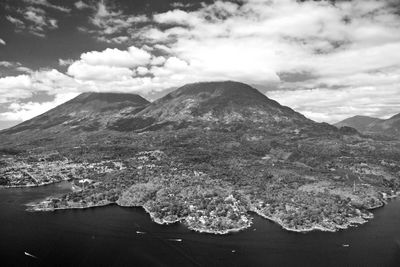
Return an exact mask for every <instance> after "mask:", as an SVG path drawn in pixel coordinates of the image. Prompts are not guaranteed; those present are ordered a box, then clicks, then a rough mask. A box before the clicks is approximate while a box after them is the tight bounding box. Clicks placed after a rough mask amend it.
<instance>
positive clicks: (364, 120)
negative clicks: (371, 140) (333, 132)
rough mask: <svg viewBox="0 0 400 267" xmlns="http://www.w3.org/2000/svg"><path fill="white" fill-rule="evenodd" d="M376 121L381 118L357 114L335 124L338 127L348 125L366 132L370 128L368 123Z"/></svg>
mask: <svg viewBox="0 0 400 267" xmlns="http://www.w3.org/2000/svg"><path fill="white" fill-rule="evenodd" d="M375 121H380V119H378V118H373V117H368V116H359V115H357V116H354V117H351V118H347V119H345V120H342V121H340V122H338V123H335V124H334V125H335V126H336V127H338V128H340V127H344V126H348V127H352V128H354V129H356V130H357V131H359V132H364V131H365V130H366V129H367V128H368V125H369V124H371V123H373V122H375Z"/></svg>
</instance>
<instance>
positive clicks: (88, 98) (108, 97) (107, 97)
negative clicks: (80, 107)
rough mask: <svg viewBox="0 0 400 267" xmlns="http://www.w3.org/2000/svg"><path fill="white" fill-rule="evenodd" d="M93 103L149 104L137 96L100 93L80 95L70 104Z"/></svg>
mask: <svg viewBox="0 0 400 267" xmlns="http://www.w3.org/2000/svg"><path fill="white" fill-rule="evenodd" d="M92 101H101V102H106V103H116V102H134V103H136V104H142V105H145V104H148V103H149V102H148V101H147V100H146V99H144V98H143V97H141V96H140V95H137V94H130V93H112V92H106V93H99V92H86V93H82V94H80V95H78V96H77V97H75V98H74V99H72V100H71V101H70V103H80V104H86V103H89V102H92Z"/></svg>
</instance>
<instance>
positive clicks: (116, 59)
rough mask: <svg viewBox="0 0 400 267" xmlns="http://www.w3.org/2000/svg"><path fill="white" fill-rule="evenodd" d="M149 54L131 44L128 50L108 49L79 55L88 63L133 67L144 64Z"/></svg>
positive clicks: (148, 58)
mask: <svg viewBox="0 0 400 267" xmlns="http://www.w3.org/2000/svg"><path fill="white" fill-rule="evenodd" d="M150 58H151V55H150V54H149V53H148V52H147V51H145V50H142V49H139V48H136V47H135V46H131V47H129V48H128V50H125V51H123V50H119V49H116V48H114V49H110V48H107V49H106V50H104V51H101V52H97V51H93V52H88V53H84V54H82V55H81V60H82V61H84V62H85V63H87V64H89V65H94V66H95V65H105V66H115V67H134V66H139V65H145V64H147V63H148V62H149V61H150Z"/></svg>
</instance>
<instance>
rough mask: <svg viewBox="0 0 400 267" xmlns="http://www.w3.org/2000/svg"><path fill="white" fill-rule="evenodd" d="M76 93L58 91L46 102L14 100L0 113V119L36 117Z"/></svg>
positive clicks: (18, 119) (21, 119)
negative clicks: (5, 110) (51, 99)
mask: <svg viewBox="0 0 400 267" xmlns="http://www.w3.org/2000/svg"><path fill="white" fill-rule="evenodd" d="M77 95H78V94H77V93H60V94H58V95H57V96H56V97H55V99H54V100H53V101H48V102H42V103H38V102H28V103H20V102H15V103H12V104H10V105H9V106H8V109H9V111H7V112H4V113H0V120H3V121H25V120H29V119H31V118H33V117H36V116H38V115H40V114H43V113H44V112H46V111H48V110H50V109H52V108H55V107H56V106H58V105H60V104H62V103H64V102H66V101H68V100H70V99H72V98H74V97H76V96H77Z"/></svg>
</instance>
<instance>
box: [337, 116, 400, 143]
mask: <svg viewBox="0 0 400 267" xmlns="http://www.w3.org/2000/svg"><path fill="white" fill-rule="evenodd" d="M334 125H335V126H336V127H338V128H340V127H343V126H348V127H352V128H354V129H356V130H357V131H359V132H361V133H365V134H375V135H387V136H392V137H399V134H400V113H399V114H395V115H393V116H391V117H390V118H388V119H379V118H374V117H369V116H360V115H357V116H353V117H350V118H347V119H345V120H343V121H340V122H338V123H336V124H334Z"/></svg>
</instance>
